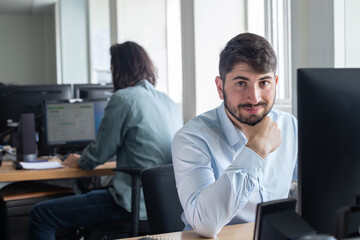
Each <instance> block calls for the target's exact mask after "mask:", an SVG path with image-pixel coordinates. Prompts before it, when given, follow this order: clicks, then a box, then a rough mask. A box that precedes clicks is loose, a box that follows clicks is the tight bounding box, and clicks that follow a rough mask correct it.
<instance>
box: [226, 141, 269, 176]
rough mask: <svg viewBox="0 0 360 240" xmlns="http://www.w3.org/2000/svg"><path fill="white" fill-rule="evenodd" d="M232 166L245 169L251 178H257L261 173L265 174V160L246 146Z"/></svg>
mask: <svg viewBox="0 0 360 240" xmlns="http://www.w3.org/2000/svg"><path fill="white" fill-rule="evenodd" d="M232 165H233V167H237V168H240V169H244V171H245V172H247V173H248V174H249V175H250V176H252V177H254V178H256V177H257V176H258V175H259V174H260V172H263V166H264V160H263V159H262V158H261V157H260V156H259V155H258V154H257V153H256V152H254V151H253V150H251V149H250V148H248V147H246V146H245V147H244V149H243V150H242V151H241V152H240V153H239V155H238V156H237V157H236V159H235V161H234V162H233V164H232Z"/></svg>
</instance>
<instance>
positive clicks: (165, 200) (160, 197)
mask: <svg viewBox="0 0 360 240" xmlns="http://www.w3.org/2000/svg"><path fill="white" fill-rule="evenodd" d="M141 181H142V185H143V192H144V198H145V205H146V212H147V216H148V221H149V226H150V233H151V234H159V233H167V232H177V231H182V230H183V229H184V223H183V222H182V220H181V214H182V212H183V209H182V206H181V204H180V201H179V196H178V193H177V190H176V183H175V176H174V169H173V165H172V164H167V165H162V166H156V167H152V168H147V169H145V170H144V171H143V172H142V174H141Z"/></svg>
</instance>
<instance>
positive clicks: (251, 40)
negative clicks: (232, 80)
mask: <svg viewBox="0 0 360 240" xmlns="http://www.w3.org/2000/svg"><path fill="white" fill-rule="evenodd" d="M238 63H247V64H249V65H250V66H251V67H252V68H253V69H254V71H255V72H257V73H268V72H274V73H275V71H276V66H277V59H276V55H275V52H274V49H273V48H272V46H271V45H270V43H269V42H268V41H267V40H266V39H265V38H263V37H261V36H258V35H256V34H253V33H242V34H239V35H237V36H235V37H234V38H232V39H231V40H230V41H229V42H228V43H227V44H226V46H225V48H224V49H223V50H222V51H221V53H220V62H219V72H220V78H221V79H222V80H223V81H225V76H226V74H228V73H229V72H231V70H232V69H233V67H234V66H235V65H236V64H238Z"/></svg>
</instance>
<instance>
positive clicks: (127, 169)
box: [113, 167, 145, 175]
mask: <svg viewBox="0 0 360 240" xmlns="http://www.w3.org/2000/svg"><path fill="white" fill-rule="evenodd" d="M144 169H145V168H142V167H119V168H114V169H113V171H115V172H123V173H129V174H137V175H140V174H141V172H142V171H143V170H144Z"/></svg>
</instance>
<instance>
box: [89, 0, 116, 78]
mask: <svg viewBox="0 0 360 240" xmlns="http://www.w3.org/2000/svg"><path fill="white" fill-rule="evenodd" d="M109 15H110V14H109V1H104V0H89V47H90V49H89V51H90V71H89V73H90V78H91V83H108V82H111V71H110V50H109V49H110V16H109Z"/></svg>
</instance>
